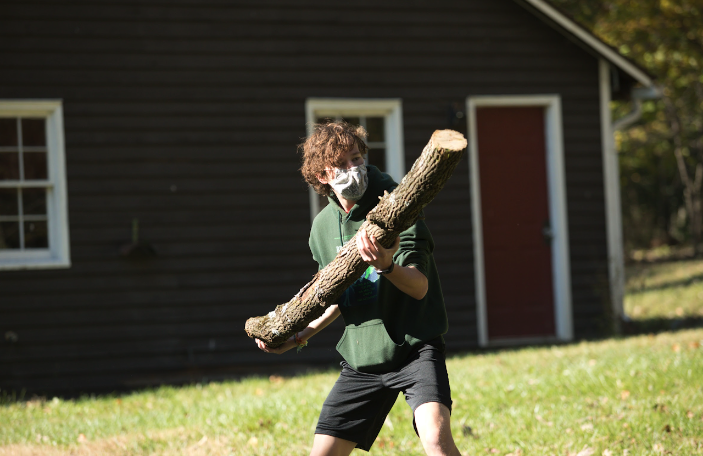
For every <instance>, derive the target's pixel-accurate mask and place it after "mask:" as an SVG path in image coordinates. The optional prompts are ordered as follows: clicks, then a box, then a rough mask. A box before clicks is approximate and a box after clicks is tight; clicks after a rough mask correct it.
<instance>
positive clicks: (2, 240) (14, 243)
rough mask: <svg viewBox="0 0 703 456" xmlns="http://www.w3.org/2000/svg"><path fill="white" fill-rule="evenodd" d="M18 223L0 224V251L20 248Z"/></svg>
mask: <svg viewBox="0 0 703 456" xmlns="http://www.w3.org/2000/svg"><path fill="white" fill-rule="evenodd" d="M19 227H20V224H19V222H0V250H3V249H19V248H20V230H19Z"/></svg>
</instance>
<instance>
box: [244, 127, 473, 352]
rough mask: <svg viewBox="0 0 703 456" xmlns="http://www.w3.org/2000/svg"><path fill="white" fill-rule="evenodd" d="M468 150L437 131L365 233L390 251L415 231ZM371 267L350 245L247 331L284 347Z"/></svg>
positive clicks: (371, 216) (454, 136) (459, 139)
mask: <svg viewBox="0 0 703 456" xmlns="http://www.w3.org/2000/svg"><path fill="white" fill-rule="evenodd" d="M465 148H466V139H465V138H464V135H462V134H461V133H459V132H456V131H453V130H437V131H435V132H434V134H433V135H432V138H431V139H430V142H429V143H428V144H427V146H425V149H424V150H423V151H422V154H421V155H420V158H418V159H417V161H416V162H415V164H413V167H412V169H411V170H410V171H409V172H408V174H407V175H406V176H405V177H404V178H403V180H402V181H401V182H400V184H399V185H398V187H396V189H395V190H393V192H392V193H387V192H386V193H385V194H384V195H383V196H382V197H381V198H380V201H379V203H378V205H376V207H375V208H373V209H372V210H371V211H369V213H368V215H367V216H366V221H365V222H364V224H363V225H362V226H361V228H360V229H359V230H360V231H361V230H364V229H365V230H367V231H368V233H369V234H371V235H373V236H375V237H376V239H378V240H379V241H380V242H381V244H382V245H383V246H385V247H390V246H392V245H393V243H394V242H395V239H396V238H397V237H398V235H399V234H400V233H401V232H403V231H405V230H406V229H408V228H410V227H411V226H412V225H413V224H414V223H415V222H416V221H417V219H418V217H419V216H420V213H421V211H422V209H424V207H425V206H427V205H428V204H429V203H430V201H432V200H433V199H434V197H435V196H436V195H437V194H438V193H439V191H440V190H441V189H442V188H443V187H444V184H446V182H447V181H448V180H449V178H450V177H451V175H452V173H453V172H454V168H456V165H457V164H458V163H459V160H461V156H462V151H463V150H464V149H465ZM367 268H368V264H367V263H366V262H364V260H362V258H361V255H360V254H359V251H358V250H357V248H356V236H354V238H352V239H351V240H350V241H349V242H347V243H346V244H345V245H344V247H343V248H342V250H340V251H339V253H338V254H337V256H336V257H335V259H334V260H333V261H332V262H331V263H330V264H328V265H327V266H326V267H325V268H324V269H322V270H321V271H319V272H318V273H317V274H315V275H314V276H313V278H312V280H311V281H310V282H309V283H308V284H306V285H305V286H304V287H303V288H301V289H300V291H299V292H298V293H297V294H296V295H295V296H294V297H293V299H291V300H290V301H288V302H287V303H285V304H281V305H279V306H277V307H276V309H275V310H272V311H271V312H269V313H268V314H267V315H264V316H261V317H253V318H250V319H248V320H247V322H246V324H245V327H244V330H245V331H246V333H247V335H248V336H249V337H252V338H254V337H255V338H258V339H260V340H262V341H264V342H265V343H266V345H268V346H269V347H272V348H275V347H279V346H280V345H282V344H283V343H284V342H285V341H286V340H288V339H289V338H290V337H291V336H292V335H293V334H295V333H297V332H298V331H301V330H302V329H304V328H305V327H307V325H308V324H309V323H310V322H311V321H313V320H315V319H317V318H319V317H320V316H321V315H322V314H323V313H324V311H325V309H326V308H327V307H328V306H330V305H331V304H334V303H336V302H337V299H338V298H339V297H340V296H341V295H342V293H344V291H345V290H346V289H347V288H349V287H350V286H351V285H352V284H353V283H354V282H355V281H356V280H357V279H358V278H359V277H361V275H362V274H363V273H364V271H365V270H366V269H367Z"/></svg>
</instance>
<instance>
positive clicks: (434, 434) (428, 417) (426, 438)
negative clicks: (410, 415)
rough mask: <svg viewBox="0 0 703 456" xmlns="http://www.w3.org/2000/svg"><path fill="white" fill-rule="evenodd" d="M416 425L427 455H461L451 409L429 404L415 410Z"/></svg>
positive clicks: (432, 403)
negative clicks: (452, 424)
mask: <svg viewBox="0 0 703 456" xmlns="http://www.w3.org/2000/svg"><path fill="white" fill-rule="evenodd" d="M415 424H416V426H417V431H418V434H419V435H420V441H421V442H422V446H423V448H424V449H425V453H427V454H428V455H431V456H435V455H437V456H440V455H441V456H444V455H452V456H456V455H459V454H460V453H459V450H458V449H457V447H456V444H455V443H454V438H453V436H452V430H451V426H450V424H451V420H450V414H449V409H448V408H447V406H445V405H444V404H440V403H438V402H429V403H427V404H422V405H421V406H420V407H418V408H417V410H415Z"/></svg>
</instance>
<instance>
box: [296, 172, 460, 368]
mask: <svg viewBox="0 0 703 456" xmlns="http://www.w3.org/2000/svg"><path fill="white" fill-rule="evenodd" d="M368 176H369V187H368V188H367V190H366V192H365V193H364V196H363V197H362V198H361V199H360V200H359V201H358V202H357V203H356V204H355V205H354V207H353V208H352V209H351V210H350V211H349V213H348V214H347V213H346V212H345V211H344V209H342V208H341V206H340V205H339V203H338V201H337V199H336V197H334V196H332V197H330V198H329V204H328V205H327V206H326V207H325V208H324V209H323V210H322V211H320V213H319V214H318V215H317V217H315V220H314V222H313V224H312V229H311V231H310V250H311V251H312V256H313V258H314V259H315V261H317V263H318V264H319V267H320V269H322V268H324V267H325V266H327V264H329V263H330V262H331V261H332V260H333V259H334V258H335V256H336V255H337V252H338V251H339V249H340V248H341V247H342V246H343V245H344V244H345V243H346V242H347V241H349V240H350V239H351V238H352V237H353V236H354V235H355V234H356V231H357V230H358V229H359V227H361V225H362V224H363V223H364V221H365V220H366V214H368V212H369V211H370V210H371V209H373V207H374V206H376V204H377V203H378V197H379V196H381V195H383V191H384V190H388V191H389V192H390V191H392V190H393V189H394V188H395V187H396V186H397V185H398V184H396V183H395V182H394V181H393V179H391V177H390V176H389V175H388V174H385V173H382V172H380V171H379V170H378V168H376V167H375V166H371V165H369V166H368ZM433 249H434V241H433V240H432V235H431V234H430V231H429V229H428V228H427V225H425V222H424V221H423V220H418V221H417V222H416V223H415V225H413V226H412V227H410V228H409V229H408V230H406V231H403V232H402V233H401V234H400V248H399V249H398V251H397V252H396V254H395V256H394V257H393V259H394V261H395V263H396V264H397V265H400V266H414V267H416V268H417V269H418V270H419V271H420V272H422V273H423V274H424V275H425V276H426V277H427V281H428V290H427V295H425V297H424V298H422V299H420V300H417V299H414V298H411V297H410V296H408V295H407V294H405V293H403V292H402V291H400V290H398V288H396V287H395V285H393V284H392V283H391V282H390V281H389V280H388V279H387V278H386V277H383V276H379V275H378V274H377V273H376V270H375V269H374V268H373V267H372V266H369V268H368V269H367V270H366V272H365V273H364V275H363V276H362V277H361V278H359V279H358V280H357V281H356V282H355V283H354V284H353V285H352V286H351V287H349V288H348V289H347V290H346V291H345V292H344V294H343V295H342V296H341V297H340V299H339V303H338V304H339V309H340V310H341V312H342V316H343V317H344V321H345V323H346V328H345V330H344V335H342V338H341V339H340V341H339V343H338V344H337V351H339V353H340V354H341V355H342V356H343V357H344V359H345V360H346V361H347V363H349V365H350V366H351V367H352V368H353V369H356V370H358V371H361V372H368V373H382V372H389V371H392V370H394V369H396V368H398V367H400V366H402V365H403V364H404V361H405V360H406V359H407V357H408V355H409V354H410V352H411V350H412V348H413V347H414V346H416V345H418V344H421V343H423V342H427V341H429V340H432V339H435V338H437V337H438V336H441V335H442V334H444V333H446V332H447V327H448V324H447V312H446V310H445V308H444V298H443V296H442V288H441V285H440V283H439V276H438V274H437V268H436V267H435V263H434V258H433V257H432V251H433Z"/></svg>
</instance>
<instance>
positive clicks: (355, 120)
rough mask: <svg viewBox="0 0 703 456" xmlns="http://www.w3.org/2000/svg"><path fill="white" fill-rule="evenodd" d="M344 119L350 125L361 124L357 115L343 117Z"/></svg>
mask: <svg viewBox="0 0 703 456" xmlns="http://www.w3.org/2000/svg"><path fill="white" fill-rule="evenodd" d="M344 120H346V121H347V122H349V123H350V124H352V125H361V119H359V118H358V117H345V118H344Z"/></svg>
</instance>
